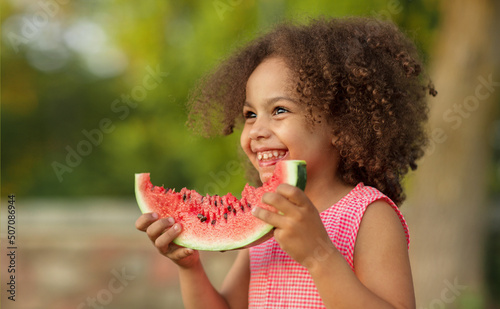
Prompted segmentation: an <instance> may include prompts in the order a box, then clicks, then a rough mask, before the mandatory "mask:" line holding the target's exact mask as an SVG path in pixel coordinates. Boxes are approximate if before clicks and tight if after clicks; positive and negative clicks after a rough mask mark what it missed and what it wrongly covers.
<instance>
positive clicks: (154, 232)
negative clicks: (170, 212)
mask: <svg viewBox="0 0 500 309" xmlns="http://www.w3.org/2000/svg"><path fill="white" fill-rule="evenodd" d="M173 225H174V219H173V218H172V217H168V218H162V219H159V220H157V221H155V222H154V223H152V224H151V225H150V226H149V227H148V228H147V229H146V234H148V237H149V239H151V241H152V242H155V241H156V239H157V238H158V237H160V235H162V234H163V233H166V234H167V235H168V236H172V234H174V233H175V232H176V231H177V229H171V228H170V227H172V226H173ZM176 225H179V224H176ZM174 238H175V237H174ZM172 239H173V238H172Z"/></svg>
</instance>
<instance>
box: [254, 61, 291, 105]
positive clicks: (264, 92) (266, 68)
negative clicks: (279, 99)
mask: <svg viewBox="0 0 500 309" xmlns="http://www.w3.org/2000/svg"><path fill="white" fill-rule="evenodd" d="M291 76H292V74H291V71H290V69H289V68H288V66H287V64H286V63H285V60H284V59H282V58H279V57H271V58H266V59H264V60H263V61H262V62H261V63H260V64H259V65H258V66H257V67H256V68H255V70H254V71H253V72H252V74H251V75H250V77H249V78H248V80H247V84H246V94H247V99H249V97H254V96H257V97H259V96H271V95H272V96H277V95H283V94H288V93H290V90H291V89H292V88H293V81H292V79H291Z"/></svg>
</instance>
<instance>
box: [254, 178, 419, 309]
mask: <svg viewBox="0 0 500 309" xmlns="http://www.w3.org/2000/svg"><path fill="white" fill-rule="evenodd" d="M377 200H383V201H385V202H387V203H388V204H389V205H391V206H392V208H393V209H394V211H395V212H396V213H397V215H398V216H399V219H400V221H401V224H402V226H403V228H404V231H405V234H406V240H407V243H408V245H409V244H410V238H409V234H408V226H407V225H406V221H405V219H404V218H403V215H402V214H401V212H400V211H399V209H398V207H397V206H396V205H395V204H394V202H392V201H391V200H390V199H389V198H388V197H387V196H385V195H384V194H382V193H381V192H380V191H378V190H377V189H375V188H373V187H368V186H364V185H363V184H362V183H359V184H358V185H357V186H356V187H355V188H354V189H353V190H352V191H351V192H349V193H348V194H347V195H346V196H344V197H343V198H342V199H341V200H340V201H338V202H337V203H336V204H335V205H333V206H332V207H330V208H328V209H327V210H325V211H323V212H322V213H321V214H320V217H321V220H322V221H323V224H324V226H325V228H326V231H327V232H328V236H330V239H331V240H332V242H333V244H334V245H335V247H336V248H337V249H338V250H339V251H340V253H342V255H343V256H344V258H345V260H346V261H347V263H348V264H349V266H351V269H352V270H353V271H354V264H353V262H354V258H353V254H354V244H355V242H356V236H357V234H358V230H359V225H360V223H361V218H362V217H363V214H364V213H365V211H366V207H367V206H368V205H370V204H371V203H373V202H375V201H377ZM319 245H321V244H319ZM248 297H249V308H325V306H324V305H323V301H322V300H321V297H320V295H319V293H318V290H317V289H316V286H315V285H314V282H313V280H312V278H311V276H310V275H309V272H308V271H307V270H306V268H305V267H303V266H302V265H300V264H299V263H297V262H295V261H294V260H293V259H292V258H291V257H289V256H288V254H286V253H285V252H284V251H283V250H281V248H280V246H279V245H278V243H277V242H276V240H274V238H271V239H270V240H268V241H266V242H264V243H262V244H260V245H258V246H255V247H252V248H250V290H249V295H248Z"/></svg>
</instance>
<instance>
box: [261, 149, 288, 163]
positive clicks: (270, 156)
mask: <svg viewBox="0 0 500 309" xmlns="http://www.w3.org/2000/svg"><path fill="white" fill-rule="evenodd" d="M286 154H287V151H286V150H268V151H259V152H257V160H259V161H260V162H266V161H276V160H280V159H282V158H283V157H284V156H285V155H286Z"/></svg>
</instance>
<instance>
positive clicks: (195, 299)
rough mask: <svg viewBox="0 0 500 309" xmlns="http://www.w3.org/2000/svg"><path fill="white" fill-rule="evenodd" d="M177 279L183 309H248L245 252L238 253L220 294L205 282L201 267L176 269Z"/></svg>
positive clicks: (247, 273)
mask: <svg viewBox="0 0 500 309" xmlns="http://www.w3.org/2000/svg"><path fill="white" fill-rule="evenodd" d="M179 278H180V283H181V291H182V299H183V301H184V306H185V308H210V309H216V308H231V309H233V308H248V285H249V282H250V261H249V256H248V250H242V251H240V252H239V253H238V256H237V258H236V260H235V262H234V264H233V266H232V267H231V270H230V271H229V273H228V275H227V276H226V278H225V280H224V283H223V285H222V289H221V292H220V293H219V292H217V290H216V289H215V288H214V287H213V285H212V284H211V282H210V281H209V279H208V277H207V275H206V273H205V271H204V270H203V266H202V265H201V263H197V264H196V265H194V267H190V268H182V267H180V268H179Z"/></svg>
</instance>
